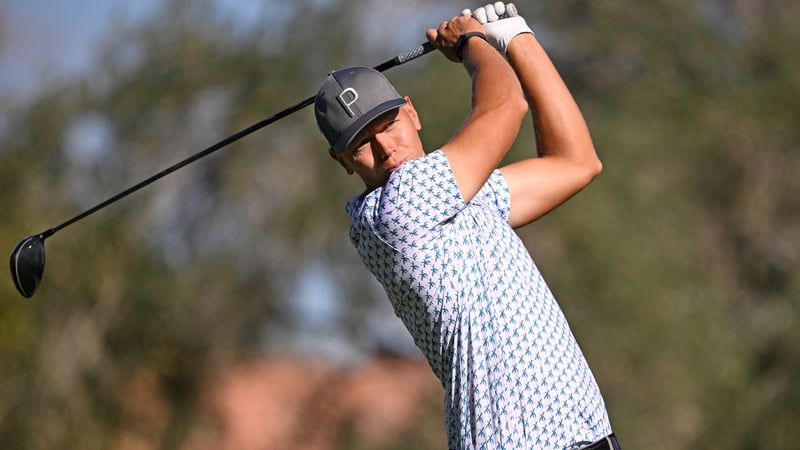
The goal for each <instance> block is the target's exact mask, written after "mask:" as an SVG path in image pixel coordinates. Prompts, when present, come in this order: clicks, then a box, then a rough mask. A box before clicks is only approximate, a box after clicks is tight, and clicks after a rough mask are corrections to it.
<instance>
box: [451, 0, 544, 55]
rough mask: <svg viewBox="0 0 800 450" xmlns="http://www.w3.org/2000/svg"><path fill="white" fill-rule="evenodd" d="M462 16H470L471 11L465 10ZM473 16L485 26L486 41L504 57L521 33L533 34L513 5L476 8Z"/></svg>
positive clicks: (501, 4) (498, 3) (497, 4)
mask: <svg viewBox="0 0 800 450" xmlns="http://www.w3.org/2000/svg"><path fill="white" fill-rule="evenodd" d="M461 14H462V15H469V14H470V10H468V9H465V10H464V11H463V12H462V13H461ZM471 14H472V16H473V17H474V18H475V19H477V20H478V22H480V23H481V25H483V32H484V33H485V34H486V40H487V41H489V43H490V44H492V45H493V46H494V48H496V49H497V50H499V51H500V52H502V53H503V54H504V55H505V54H506V50H507V49H508V44H509V43H510V42H511V40H512V39H514V37H515V36H517V35H518V34H521V33H531V34H533V31H531V29H530V27H529V26H528V24H527V23H526V22H525V19H524V18H523V17H522V16H519V15H517V8H516V6H514V4H513V3H509V4H507V5H506V4H505V3H503V2H495V3H494V4H488V5H486V6H481V7H480V8H476V9H475V10H474V11H472V12H471Z"/></svg>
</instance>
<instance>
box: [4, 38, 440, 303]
mask: <svg viewBox="0 0 800 450" xmlns="http://www.w3.org/2000/svg"><path fill="white" fill-rule="evenodd" d="M433 49H434V47H433V45H431V44H430V43H428V42H425V43H423V44H420V45H418V46H416V47H414V48H412V49H410V50H407V51H405V52H403V53H401V54H399V55H397V56H395V57H394V58H392V59H390V60H388V61H386V62H384V63H382V64H379V65H377V66H375V67H374V69H375V70H378V71H380V72H383V71H385V70H387V69H390V68H392V67H395V66H399V65H400V64H403V63H406V62H408V61H411V60H413V59H415V58H418V57H420V56H422V55H424V54H426V53H428V52H430V51H432V50H433ZM314 98H315V96H311V97H309V98H307V99H305V100H303V101H301V102H300V103H297V104H296V105H294V106H290V107H289V108H286V109H284V110H283V111H280V112H278V113H276V114H274V115H272V116H270V117H267V118H266V119H264V120H262V121H260V122H257V123H255V124H253V125H251V126H249V127H247V128H245V129H243V130H241V131H239V132H237V133H235V134H233V135H231V136H229V137H227V138H225V139H223V140H221V141H219V142H217V143H216V144H214V145H212V146H210V147H208V148H206V149H204V150H201V151H199V152H197V153H195V154H193V155H192V156H190V157H188V158H186V159H184V160H182V161H180V162H178V163H176V164H174V165H172V166H170V167H168V168H166V169H164V170H162V171H161V172H158V173H157V174H155V175H153V176H151V177H150V178H147V179H145V180H143V181H141V182H139V183H137V184H135V185H133V186H131V187H129V188H128V189H125V190H124V191H122V192H120V193H119V194H117V195H114V196H113V197H111V198H109V199H108V200H105V201H103V202H101V203H98V204H97V205H96V206H93V207H92V208H89V209H87V210H86V211H84V212H82V213H80V214H78V215H77V216H75V217H73V218H71V219H69V220H67V221H66V222H64V223H62V224H60V225H56V226H55V227H53V228H50V229H49V230H47V231H44V232H42V233H39V234H35V235H32V236H28V237H26V238H25V239H23V240H22V241H20V242H19V243H18V244H17V246H16V247H14V250H13V251H12V252H11V278H12V279H13V280H14V285H15V286H16V287H17V290H18V291H19V293H20V294H22V296H23V297H31V296H32V295H33V294H34V293H35V292H36V289H37V288H38V287H39V284H40V283H41V281H42V276H43V274H44V262H45V252H44V240H45V239H47V238H48V237H50V236H52V235H53V234H55V233H56V232H57V231H59V230H61V229H63V228H66V227H67V226H69V225H72V224H73V223H75V222H77V221H79V220H81V219H83V218H84V217H86V216H88V215H90V214H92V213H95V212H97V211H99V210H100V209H103V208H105V207H106V206H108V205H110V204H112V203H114V202H116V201H118V200H120V199H122V198H123V197H127V196H128V195H130V194H132V193H134V192H136V191H138V190H139V189H142V188H143V187H145V186H147V185H149V184H150V183H153V182H154V181H156V180H158V179H160V178H163V177H164V176H166V175H168V174H170V173H172V172H174V171H176V170H178V169H180V168H182V167H184V166H186V165H188V164H190V163H192V162H194V161H197V160H198V159H200V158H203V157H205V156H208V155H210V154H211V153H214V152H215V151H217V150H219V149H221V148H223V147H225V146H227V145H229V144H231V143H233V142H235V141H237V140H239V139H241V138H243V137H245V136H247V135H249V134H251V133H253V132H255V131H257V130H260V129H261V128H264V127H265V126H267V125H269V124H271V123H273V122H276V121H278V120H280V119H282V118H284V117H286V116H288V115H290V114H293V113H295V112H297V111H299V110H301V109H303V108H305V107H306V106H308V105H310V104H312V103H314Z"/></svg>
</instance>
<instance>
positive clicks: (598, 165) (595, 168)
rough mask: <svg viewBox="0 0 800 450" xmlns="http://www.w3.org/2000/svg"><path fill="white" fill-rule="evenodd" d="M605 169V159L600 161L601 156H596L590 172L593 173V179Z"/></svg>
mask: <svg viewBox="0 0 800 450" xmlns="http://www.w3.org/2000/svg"><path fill="white" fill-rule="evenodd" d="M602 171H603V161H600V158H599V157H597V156H595V158H594V160H593V161H592V163H591V165H590V166H589V173H590V175H591V179H594V178H595V177H597V176H598V175H600V173H601V172H602Z"/></svg>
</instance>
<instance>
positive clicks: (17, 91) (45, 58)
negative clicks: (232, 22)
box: [0, 0, 266, 96]
mask: <svg viewBox="0 0 800 450" xmlns="http://www.w3.org/2000/svg"><path fill="white" fill-rule="evenodd" d="M161 3H162V2H160V1H159V0H136V1H130V0H69V1H64V0H44V1H38V0H0V95H15V96H25V95H28V94H30V93H32V92H35V90H36V89H37V88H38V87H39V86H41V85H42V84H45V83H47V81H48V80H52V79H54V78H56V77H60V76H64V75H74V74H77V73H80V72H81V71H84V70H88V68H89V65H90V62H91V57H92V54H93V52H94V50H95V49H96V48H97V46H98V41H99V40H100V39H101V38H102V37H103V36H104V34H105V33H106V32H107V31H108V28H109V26H110V24H111V23H113V22H114V20H117V21H119V20H122V21H124V22H126V23H130V22H135V21H137V20H142V19H144V18H146V17H148V15H149V14H151V13H152V12H153V11H154V10H155V8H157V7H158V5H159V4H161ZM213 3H214V5H215V6H216V7H217V8H219V9H220V11H221V13H223V14H226V15H229V16H232V17H234V18H236V19H237V20H241V21H243V22H246V21H247V20H249V18H256V17H258V16H259V13H260V12H261V11H262V9H263V8H264V6H265V4H266V3H265V2H263V1H259V0H213Z"/></svg>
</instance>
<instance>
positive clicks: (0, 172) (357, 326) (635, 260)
mask: <svg viewBox="0 0 800 450" xmlns="http://www.w3.org/2000/svg"><path fill="white" fill-rule="evenodd" d="M517 4H518V6H519V8H520V10H521V11H522V13H523V14H525V15H526V16H527V17H528V18H529V23H530V24H531V25H532V27H533V28H534V30H536V32H537V35H538V37H539V39H540V41H541V42H542V43H543V44H544V46H545V47H546V48H547V49H548V50H549V52H550V54H551V57H552V59H553V60H554V62H555V63H556V65H557V67H558V68H559V69H560V71H561V72H562V74H563V76H564V78H565V79H566V81H567V83H568V85H569V86H570V87H571V89H572V91H573V94H574V96H575V97H576V99H577V101H578V103H579V104H580V106H581V107H582V109H583V111H584V113H585V116H586V119H587V121H588V123H589V126H590V128H591V130H592V133H593V136H594V139H595V144H596V147H597V148H598V151H599V153H600V155H601V157H602V159H603V161H604V164H605V170H604V173H603V174H602V175H601V177H600V178H598V180H597V181H596V182H595V183H593V184H592V185H591V186H590V187H589V188H588V189H587V190H586V191H585V192H583V193H581V194H580V195H579V196H577V197H576V198H574V199H573V200H572V201H570V202H569V203H567V204H566V205H565V206H563V207H562V208H561V209H559V210H558V211H557V212H554V213H553V214H551V215H549V216H547V217H545V218H543V219H542V220H540V221H539V222H537V223H535V224H533V225H530V226H528V227H526V228H524V229H521V230H520V231H519V232H520V235H521V236H522V238H523V239H524V241H525V242H526V245H528V247H529V248H530V250H531V252H532V253H533V255H534V257H535V258H536V260H537V262H538V264H539V266H540V268H541V269H542V271H543V273H544V274H545V277H546V278H547V279H548V280H549V282H550V284H551V287H552V288H553V290H554V291H555V293H556V296H557V297H558V298H559V299H560V302H561V304H562V306H563V308H564V310H565V311H566V314H567V317H568V318H569V320H570V322H571V324H572V326H573V329H574V331H575V334H576V335H577V337H578V340H579V342H580V343H581V345H582V347H583V348H584V351H585V353H586V355H587V358H588V359H589V361H590V364H591V365H592V367H593V369H594V371H595V375H596V377H597V378H598V381H599V383H600V385H601V387H602V389H603V391H604V394H605V397H606V401H607V403H608V407H609V412H610V414H611V418H612V422H613V424H614V428H615V431H616V432H617V433H618V435H619V436H620V437H621V439H622V443H623V445H624V446H625V447H626V448H632V449H634V448H635V449H639V448H648V449H705V448H711V447H715V448H741V449H761V448H763V449H767V448H769V449H776V448H793V445H796V444H795V443H796V442H798V441H800V431H799V430H798V428H797V426H796V424H797V422H798V421H800V406H799V405H800V390H799V389H798V387H797V383H796V380H797V378H796V377H797V376H798V374H799V373H800V332H798V327H797V317H798V316H797V314H798V308H799V307H800V277H798V271H799V270H800V249H799V244H800V178H799V177H798V176H797V173H798V170H800V149H798V143H800V136H799V134H800V131H798V130H800V127H798V123H799V122H800V121H799V120H798V119H800V56H798V52H797V49H798V47H800V4H798V3H797V2H794V1H790V0H769V1H756V0H653V1H648V2H637V1H631V0H595V1H591V2H589V1H579V0H565V1H560V2H535V3H534V2H526V1H520V2H517ZM364 5H365V4H363V3H361V2H356V1H352V0H340V1H315V0H301V1H296V2H291V3H289V2H281V3H278V2H268V3H266V4H265V7H264V8H263V17H260V18H258V24H259V25H258V26H254V27H246V28H245V27H240V26H238V25H237V23H236V22H235V21H233V20H231V19H230V18H226V17H225V16H222V15H219V14H216V13H215V9H214V8H213V7H212V5H211V2H209V1H200V2H190V1H182V0H171V1H167V2H164V3H163V5H162V6H160V7H159V9H158V11H157V12H156V13H154V14H152V15H151V16H150V17H149V19H147V20H146V21H143V22H141V23H136V24H131V23H127V22H125V21H124V20H120V21H118V23H110V24H109V27H108V31H107V34H106V36H105V39H104V40H103V44H102V47H101V48H99V49H98V51H97V53H96V55H95V56H94V58H93V66H92V70H91V71H90V72H88V73H85V74H82V75H81V76H78V77H65V78H63V79H57V80H51V82H49V83H47V84H44V85H42V86H41V88H40V89H38V90H37V91H36V93H35V95H32V96H29V97H26V98H24V99H20V98H17V97H15V96H13V95H11V94H10V93H8V92H6V91H5V90H3V91H2V92H3V98H0V114H1V116H0V117H1V118H2V120H0V204H2V221H0V248H3V249H5V250H6V251H7V252H10V251H11V249H12V248H13V246H14V245H15V244H16V242H18V241H19V240H20V239H21V238H23V237H24V236H27V235H30V234H33V233H34V232H39V231H42V230H43V229H45V228H46V227H48V226H52V225H55V224H58V223H60V222H61V221H63V220H65V219H66V218H69V217H72V216H73V215H75V214H76V213H78V212H80V211H82V210H84V209H86V208H88V207H90V206H92V205H94V204H95V203H97V202H99V201H100V200H102V199H105V198H107V197H108V196H110V195H111V194H113V193H116V192H118V191H120V190H122V189H123V188H125V187H127V186H129V185H131V184H133V183H135V182H137V181H139V180H141V179H143V178H146V177H147V176H149V175H151V174H152V173H155V172H156V171H159V170H161V169H163V168H164V167H166V166H168V165H170V164H172V163H174V162H176V161H178V160H180V159H183V158H185V157H186V156H188V155H190V154H192V153H193V152H195V151H197V150H200V149H202V148H205V147H206V146H208V145H210V144H212V143H214V142H216V141H217V140H219V139H221V138H223V137H225V136H227V135H229V134H232V133H233V132H235V131H238V130H240V129H242V128H244V127H246V126H248V125H250V124H252V123H255V122H256V121H258V120H260V119H262V118H264V117H266V116H267V115H269V114H271V113H273V112H276V111H278V110H280V109H283V108H285V107H287V106H289V105H291V104H294V103H296V102H297V101H299V100H302V99H303V98H305V97H307V96H309V95H311V94H313V93H314V92H315V91H316V88H317V86H319V84H320V83H321V81H322V80H323V78H324V76H325V74H326V73H327V72H329V71H330V70H334V69H337V68H340V67H344V66H348V65H373V64H377V63H379V62H382V61H384V60H386V59H388V58H389V57H391V56H392V55H394V54H396V53H398V52H400V51H402V50H405V49H407V48H410V47H413V46H414V45H416V44H417V43H419V42H421V41H422V40H423V39H424V30H425V29H426V28H428V27H431V26H436V25H437V24H438V23H439V22H440V21H441V20H443V19H445V18H447V17H448V16H451V15H453V14H454V13H456V12H458V11H460V10H461V8H462V7H464V6H465V5H463V4H460V3H457V2H453V1H445V2H423V1H418V0H412V1H406V2H400V3H396V2H391V1H383V0H382V1H377V2H370V3H369V6H364ZM0 8H1V6H0ZM1 12H2V9H0V13H1ZM0 17H1V16H0ZM0 30H2V28H0ZM0 40H2V33H0ZM0 44H2V41H0ZM387 75H388V77H389V78H390V79H391V80H392V81H393V82H394V83H395V84H396V86H397V87H398V90H400V91H401V92H402V93H405V94H408V95H410V96H411V98H412V99H413V100H414V104H415V106H416V107H417V109H418V110H419V111H420V112H421V114H422V118H423V125H424V130H423V138H424V140H425V142H427V144H428V147H429V149H433V148H435V147H436V146H438V145H441V144H442V143H443V142H445V140H446V139H447V138H448V137H449V136H450V135H451V134H452V132H453V131H454V130H455V129H456V127H457V126H458V124H459V123H460V121H461V120H462V119H463V117H464V115H465V113H466V111H467V108H468V106H469V97H468V96H469V83H468V79H467V77H466V76H465V74H464V71H463V69H461V68H460V67H459V66H458V65H455V64H450V63H448V62H447V61H446V60H445V59H444V58H443V57H442V56H441V55H438V54H432V55H429V56H426V57H424V58H422V59H420V60H417V61H415V62H413V63H411V64H408V65H406V66H403V67H399V68H396V69H392V71H391V72H389V73H387ZM528 128H529V127H526V129H524V130H523V132H522V133H521V136H520V141H519V143H518V145H516V146H515V147H514V148H513V149H512V151H511V152H510V153H509V157H508V158H509V160H514V159H517V158H520V157H523V156H525V155H528V154H531V152H533V148H532V146H531V142H532V135H531V131H530V130H529V129H528ZM360 188H361V185H360V183H359V182H358V180H356V179H355V178H353V177H349V178H348V177H347V176H346V175H345V174H344V172H343V171H342V170H340V169H339V167H338V166H337V165H336V164H335V163H334V162H333V161H331V160H330V159H329V158H328V156H327V154H326V146H325V143H324V141H323V139H322V138H321V136H320V135H319V133H318V132H317V130H316V126H315V124H314V118H313V113H312V112H311V110H310V109H309V110H307V111H303V112H301V113H298V114H296V115H294V116H292V117H290V118H287V119H284V120H282V121H280V122H278V123H276V124H274V125H272V126H270V128H268V129H266V130H262V131H260V132H258V133H257V134H254V135H252V136H250V137H248V138H246V139H244V140H242V141H240V142H239V143H236V144H234V145H231V146H230V147H229V148H226V149H225V150H222V151H220V152H218V153H216V154H215V155H213V156H211V157H208V158H206V159H204V160H202V161H200V162H197V163H195V164H193V165H192V166H189V167H187V168H185V169H182V170H181V171H179V172H177V173H175V174H173V175H170V176H169V177H167V178H165V179H163V180H162V181H159V183H158V184H157V185H153V186H151V187H149V188H147V189H146V190H144V191H142V192H139V193H137V194H135V195H134V196H132V197H130V198H128V199H126V200H124V201H122V202H119V203H117V204H115V205H114V206H112V207H109V208H107V209H106V210H104V211H102V212H100V213H98V214H96V215H94V216H91V217H90V218H87V219H85V220H84V221H82V222H81V223H80V225H75V226H73V227H70V228H68V229H65V230H63V231H61V232H60V233H59V234H58V236H57V237H53V238H51V239H49V240H48V242H47V252H48V253H47V257H48V262H47V270H46V273H45V277H44V282H43V284H42V286H41V287H40V290H39V291H38V293H37V295H36V297H35V298H33V299H31V300H24V299H22V298H21V297H19V295H18V294H17V293H16V291H15V290H14V287H13V284H12V283H11V280H10V279H9V278H8V277H5V278H4V281H2V282H0V442H3V448H19V449H49V448H82V449H100V448H110V447H113V446H114V442H115V441H114V437H115V436H117V435H118V433H119V432H120V430H124V429H126V428H130V427H136V426H137V425H136V423H135V421H133V419H132V418H131V413H130V411H128V410H126V408H125V407H124V404H125V403H124V398H123V397H124V396H125V392H126V389H127V388H128V387H129V385H128V381H129V378H130V377H131V374H134V373H140V372H142V371H144V372H145V373H148V374H152V377H153V379H154V380H156V381H155V383H156V385H157V386H158V387H159V392H161V393H162V394H163V397H164V398H163V401H164V403H165V404H166V405H167V406H166V409H167V410H168V411H169V414H168V415H166V416H165V417H164V418H163V420H162V422H163V424H162V425H163V426H161V427H160V428H158V431H157V437H156V438H157V442H159V445H160V446H161V448H187V445H188V444H187V440H188V436H190V435H191V431H192V430H195V429H197V428H203V427H213V424H209V423H208V421H209V419H208V417H205V416H204V415H203V413H202V411H201V408H200V406H199V403H200V402H199V400H198V399H199V398H201V397H202V391H203V390H204V388H205V386H207V385H208V384H209V383H210V382H211V381H212V380H214V378H215V377H216V376H218V375H219V374H220V373H223V372H225V370H226V369H227V368H229V367H231V366H233V365H235V364H237V363H241V362H245V361H252V360H256V359H259V358H264V357H269V356H270V355H273V354H282V353H290V354H300V355H306V356H307V355H312V356H314V357H321V358H327V359H331V360H336V361H340V362H341V363H342V364H357V362H358V361H363V360H365V359H369V358H370V357H371V355H373V354H375V353H376V352H385V351H390V352H394V353H400V354H405V355H410V356H414V355H416V353H414V351H413V350H410V349H409V344H408V340H406V339H405V337H404V336H403V334H402V332H397V330H398V324H397V322H396V319H394V318H393V316H392V313H391V311H390V309H389V308H388V305H386V300H385V297H384V294H383V293H382V292H381V290H380V288H379V287H377V286H376V285H375V283H374V282H373V281H372V280H371V278H370V277H369V275H368V273H367V272H366V270H365V269H364V268H363V266H362V265H361V263H360V261H359V260H358V259H357V257H356V255H355V252H354V251H353V250H352V249H351V247H350V244H349V242H348V240H347V235H346V230H347V226H348V221H347V216H346V214H345V213H344V211H343V204H344V203H345V202H346V200H347V199H348V198H349V197H351V196H352V195H354V194H356V193H358V191H359V189H360ZM437 402H438V400H437V401H434V402H432V403H437ZM428 409H429V410H430V412H429V414H431V419H430V420H431V421H441V417H439V416H438V414H440V412H439V411H438V410H437V408H436V407H432V408H431V407H428ZM427 432H428V433H430V431H429V430H428V431H427ZM343 445H344V444H343ZM409 445H413V446H415V447H417V448H418V447H421V446H424V445H425V444H424V443H422V442H416V441H415V442H414V443H413V444H409ZM346 447H348V448H357V444H354V443H353V442H349V443H348V444H347V445H346ZM342 448H345V446H343V447H342ZM392 448H402V443H398V444H397V446H395V447H392Z"/></svg>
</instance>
